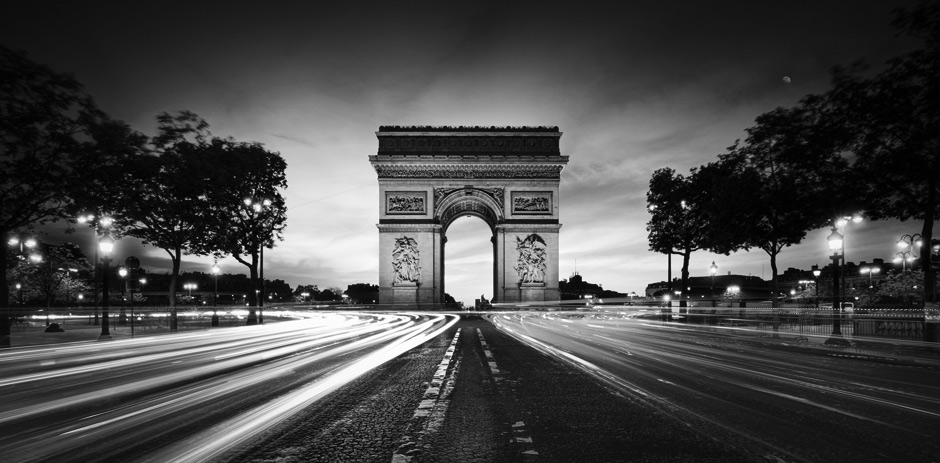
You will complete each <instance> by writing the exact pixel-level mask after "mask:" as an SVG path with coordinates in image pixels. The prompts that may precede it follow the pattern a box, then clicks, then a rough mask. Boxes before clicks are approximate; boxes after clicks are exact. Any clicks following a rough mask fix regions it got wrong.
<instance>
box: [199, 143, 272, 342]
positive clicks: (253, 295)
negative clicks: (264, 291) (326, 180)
mask: <svg viewBox="0 0 940 463" xmlns="http://www.w3.org/2000/svg"><path fill="white" fill-rule="evenodd" d="M204 160H205V162H206V163H207V164H208V165H211V166H213V168H214V175H213V176H212V177H211V179H209V180H208V185H209V186H210V188H207V191H206V192H205V194H206V199H207V202H208V204H209V209H208V210H207V211H206V216H207V217H208V218H209V219H210V220H209V222H208V223H207V224H206V225H207V227H206V228H205V230H204V231H205V233H206V234H207V236H208V239H207V240H206V241H204V243H203V247H202V248H200V249H201V250H203V251H208V252H224V253H226V254H228V255H230V256H232V257H233V258H234V259H235V260H237V261H238V262H240V263H241V264H243V265H245V266H246V267H248V270H249V277H250V281H251V290H250V291H249V293H248V297H249V304H250V306H251V308H250V310H249V315H248V323H249V324H253V321H254V322H256V320H257V318H256V317H257V314H256V312H255V306H257V305H260V304H261V301H260V300H259V299H258V297H257V295H258V293H259V291H258V290H259V286H258V278H259V271H258V270H259V264H260V262H261V255H262V253H263V252H264V251H263V249H262V248H267V249H271V248H273V247H274V244H275V241H276V240H282V239H283V236H282V232H283V231H284V227H285V226H286V223H287V206H286V204H285V201H284V197H283V196H282V195H281V193H280V190H282V189H285V188H287V176H286V174H285V170H286V169H287V163H286V162H285V161H284V159H283V158H282V157H281V155H280V154H279V153H277V152H273V151H268V150H266V149H265V148H264V147H263V146H262V145H261V144H260V143H245V142H236V141H234V140H231V139H220V138H214V139H212V141H211V143H210V144H208V145H207V146H206V147H205V150H204Z"/></svg>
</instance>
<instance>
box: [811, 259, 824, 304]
mask: <svg viewBox="0 0 940 463" xmlns="http://www.w3.org/2000/svg"><path fill="white" fill-rule="evenodd" d="M821 274H822V270H819V266H818V265H816V264H813V284H814V285H815V286H816V308H817V309H818V308H819V275H821Z"/></svg>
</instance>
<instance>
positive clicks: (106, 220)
mask: <svg viewBox="0 0 940 463" xmlns="http://www.w3.org/2000/svg"><path fill="white" fill-rule="evenodd" d="M77 221H78V223H87V224H89V226H90V227H91V228H92V231H93V233H94V241H93V243H94V248H95V275H94V278H93V279H94V286H95V292H94V297H96V298H97V297H98V274H99V272H98V249H99V245H98V227H101V228H108V227H110V226H111V224H112V223H114V220H113V219H112V218H110V217H101V218H99V219H98V222H97V223H95V215H94V214H82V215H80V216H78V218H77ZM95 302H96V303H97V300H96V301H95ZM97 325H98V310H97V308H96V309H95V326H97Z"/></svg>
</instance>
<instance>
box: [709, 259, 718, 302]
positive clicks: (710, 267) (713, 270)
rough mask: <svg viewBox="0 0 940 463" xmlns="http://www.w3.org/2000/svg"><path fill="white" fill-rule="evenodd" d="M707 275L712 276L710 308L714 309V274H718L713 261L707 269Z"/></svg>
mask: <svg viewBox="0 0 940 463" xmlns="http://www.w3.org/2000/svg"><path fill="white" fill-rule="evenodd" d="M708 273H711V274H712V288H711V293H712V307H715V305H716V301H715V274H716V273H718V266H717V265H715V261H712V264H711V265H710V266H709V267H708Z"/></svg>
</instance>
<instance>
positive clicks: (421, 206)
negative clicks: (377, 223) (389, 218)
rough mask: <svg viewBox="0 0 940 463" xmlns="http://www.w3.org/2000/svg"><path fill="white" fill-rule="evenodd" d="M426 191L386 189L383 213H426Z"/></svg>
mask: <svg viewBox="0 0 940 463" xmlns="http://www.w3.org/2000/svg"><path fill="white" fill-rule="evenodd" d="M427 196H428V194H427V192H424V191H386V192H385V213H386V214H388V215H412V214H425V213H427V202H428V201H427Z"/></svg>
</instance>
